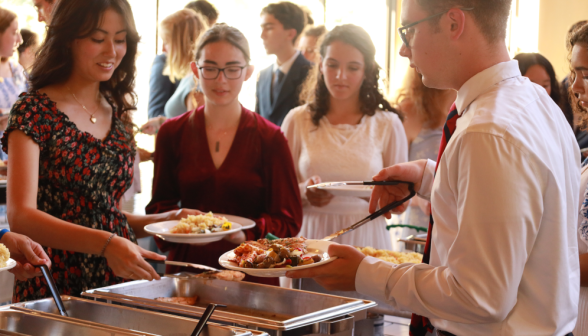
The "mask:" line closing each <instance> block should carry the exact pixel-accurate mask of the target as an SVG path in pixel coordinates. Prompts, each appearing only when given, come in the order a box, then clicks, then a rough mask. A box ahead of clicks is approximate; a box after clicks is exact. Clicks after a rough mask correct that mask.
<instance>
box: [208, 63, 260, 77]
mask: <svg viewBox="0 0 588 336" xmlns="http://www.w3.org/2000/svg"><path fill="white" fill-rule="evenodd" d="M248 66H249V65H245V66H238V65H231V66H228V67H226V68H216V67H212V66H202V67H198V69H200V73H201V74H202V78H204V79H217V78H218V75H219V74H220V73H221V71H222V73H223V75H224V76H225V78H226V79H239V78H241V74H243V69H245V68H247V67H248Z"/></svg>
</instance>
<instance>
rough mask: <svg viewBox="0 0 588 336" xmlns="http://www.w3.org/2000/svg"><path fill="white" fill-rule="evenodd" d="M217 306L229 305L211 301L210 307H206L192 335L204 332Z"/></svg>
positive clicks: (196, 335)
mask: <svg viewBox="0 0 588 336" xmlns="http://www.w3.org/2000/svg"><path fill="white" fill-rule="evenodd" d="M216 307H222V308H226V307H227V306H225V305H221V304H216V303H210V304H209V305H208V307H206V310H205V311H204V314H202V317H200V321H198V324H197V325H196V328H194V331H193V332H192V336H199V335H200V333H201V332H202V330H204V327H205V326H206V322H208V319H209V318H210V317H211V316H212V313H214V310H215V309H216Z"/></svg>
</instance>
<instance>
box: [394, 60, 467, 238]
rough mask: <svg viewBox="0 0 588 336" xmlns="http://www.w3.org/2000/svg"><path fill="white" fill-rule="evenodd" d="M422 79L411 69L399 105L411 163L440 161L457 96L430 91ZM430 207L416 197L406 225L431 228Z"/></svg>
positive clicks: (406, 231)
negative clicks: (444, 127) (451, 111)
mask: <svg viewBox="0 0 588 336" xmlns="http://www.w3.org/2000/svg"><path fill="white" fill-rule="evenodd" d="M422 78H423V77H422V75H421V74H419V73H418V72H417V71H416V70H415V69H413V68H409V69H408V72H407V75H406V78H405V80H404V86H403V88H402V89H401V90H400V92H399V95H398V98H397V100H396V102H397V105H398V107H399V108H400V110H401V111H402V113H403V114H404V131H405V132H406V138H407V141H408V161H415V160H421V159H429V160H433V161H437V154H438V153H439V144H440V142H441V137H442V136H443V125H444V124H445V119H446V118H447V114H448V113H449V109H450V108H451V104H453V102H454V101H455V98H456V96H457V93H456V92H455V91H454V90H437V89H431V88H428V87H426V86H425V85H424V84H423V79H422ZM429 205H430V203H429V202H428V201H426V200H425V199H423V198H420V197H418V196H417V197H414V198H413V199H412V200H411V202H410V207H409V208H408V210H407V212H406V217H405V218H406V220H405V221H406V223H407V224H409V225H413V226H418V227H423V228H428V227H429V214H430V209H429ZM417 233H418V232H417V230H414V229H409V228H403V230H402V237H407V236H409V235H416V234H417Z"/></svg>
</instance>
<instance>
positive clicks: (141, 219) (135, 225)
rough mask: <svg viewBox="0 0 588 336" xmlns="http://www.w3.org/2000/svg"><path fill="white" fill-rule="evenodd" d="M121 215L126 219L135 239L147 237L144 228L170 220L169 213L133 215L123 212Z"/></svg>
mask: <svg viewBox="0 0 588 336" xmlns="http://www.w3.org/2000/svg"><path fill="white" fill-rule="evenodd" d="M123 213H124V215H125V216H126V217H127V221H128V222H129V226H130V227H131V228H132V229H133V231H134V232H135V236H136V237H137V238H144V237H148V236H149V234H148V233H147V232H145V226H146V225H149V224H153V223H157V222H164V221H168V220H170V214H171V213H170V212H164V213H159V214H154V215H134V214H131V213H128V212H124V211H123Z"/></svg>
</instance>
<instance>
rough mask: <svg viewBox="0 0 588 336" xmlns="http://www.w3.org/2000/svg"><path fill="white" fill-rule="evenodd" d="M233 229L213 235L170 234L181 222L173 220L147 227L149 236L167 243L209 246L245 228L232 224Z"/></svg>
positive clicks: (213, 233)
mask: <svg viewBox="0 0 588 336" xmlns="http://www.w3.org/2000/svg"><path fill="white" fill-rule="evenodd" d="M227 219H228V218H227ZM229 221H230V222H231V224H232V228H231V229H230V230H227V231H221V232H212V233H170V232H169V231H170V230H171V229H172V228H173V227H174V226H176V225H178V223H179V222H180V221H179V220H172V221H166V222H159V223H154V224H149V225H146V226H145V231H146V232H147V233H149V234H152V235H154V236H157V237H159V238H161V239H163V240H165V241H168V242H172V243H181V244H208V243H212V242H215V241H219V240H221V239H223V238H224V237H225V236H226V235H230V234H231V233H235V232H239V231H241V230H242V228H243V226H242V225H241V224H238V223H235V222H232V221H231V220H229Z"/></svg>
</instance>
